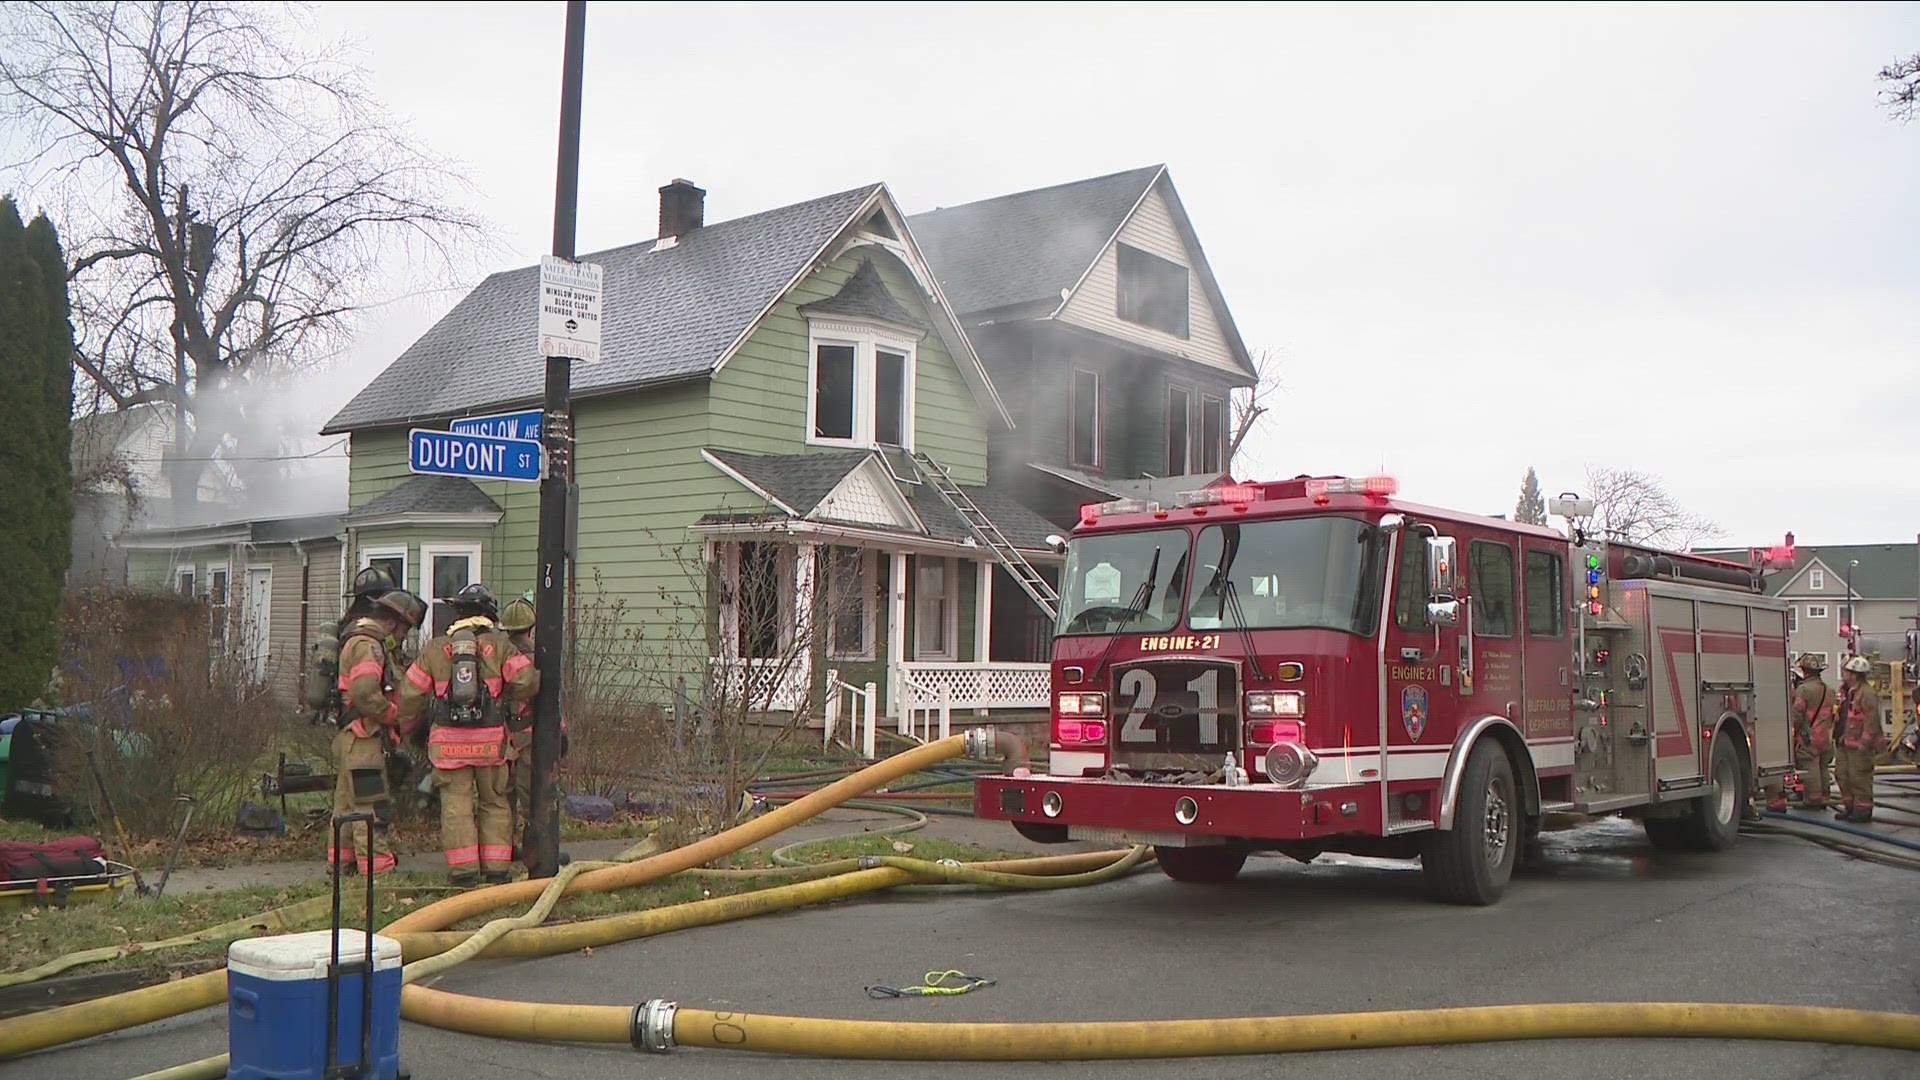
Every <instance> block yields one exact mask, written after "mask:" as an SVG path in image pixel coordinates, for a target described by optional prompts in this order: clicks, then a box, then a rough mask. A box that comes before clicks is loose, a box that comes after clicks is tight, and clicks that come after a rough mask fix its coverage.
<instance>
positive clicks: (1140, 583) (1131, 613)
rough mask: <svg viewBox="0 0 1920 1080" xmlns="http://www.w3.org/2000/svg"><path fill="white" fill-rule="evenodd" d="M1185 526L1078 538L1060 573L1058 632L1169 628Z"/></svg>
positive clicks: (1182, 566)
mask: <svg viewBox="0 0 1920 1080" xmlns="http://www.w3.org/2000/svg"><path fill="white" fill-rule="evenodd" d="M1191 541H1192V534H1191V533H1189V532H1187V531H1186V530H1185V529H1153V530H1150V531H1146V532H1127V533H1107V534H1105V535H1095V536H1087V537H1080V538H1077V539H1075V540H1074V542H1073V545H1072V546H1071V547H1070V548H1068V549H1067V567H1066V570H1065V571H1064V572H1063V573H1062V575H1061V578H1060V581H1061V596H1060V631H1059V632H1060V633H1062V634H1113V633H1119V632H1120V631H1121V629H1123V628H1124V629H1127V630H1145V631H1150V632H1151V631H1157V630H1171V629H1173V626H1174V624H1175V623H1177V622H1179V621H1180V601H1181V596H1180V591H1181V588H1182V587H1183V586H1184V585H1185V584H1186V578H1187V548H1188V545H1189V544H1190V542H1191Z"/></svg>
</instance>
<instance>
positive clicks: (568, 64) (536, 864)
mask: <svg viewBox="0 0 1920 1080" xmlns="http://www.w3.org/2000/svg"><path fill="white" fill-rule="evenodd" d="M586 34H587V3H586V0H567V37H566V49H565V53H564V59H563V61H562V65H561V71H560V154H559V161H558V164H557V166H556V168H555V171H554V183H553V254H554V255H556V256H558V257H560V258H562V259H567V260H569V261H571V260H572V259H573V243H574V237H573V233H574V218H575V210H576V208H577V204H578V202H579V195H580V84H581V74H582V69H583V66H584V60H585V56H586ZM546 367H547V379H546V399H545V401H544V402H543V404H542V408H543V410H544V412H545V414H546V415H545V416H544V417H542V419H541V438H542V439H543V440H544V441H545V443H546V450H547V473H546V475H545V476H544V477H543V478H541V480H540V539H539V545H540V546H539V554H538V556H537V563H538V565H537V569H538V571H539V573H538V590H537V593H536V598H535V615H534V650H533V651H534V664H535V666H536V667H537V668H538V669H539V671H540V696H539V698H538V700H537V701H536V702H535V704H534V721H533V786H532V790H531V791H530V792H529V793H528V794H529V799H528V801H529V802H530V803H531V804H532V805H531V806H529V807H528V808H527V829H526V850H525V851H523V852H521V859H522V861H523V862H525V863H526V867H527V874H528V875H529V876H530V877H536V878H546V877H552V876H553V875H554V874H556V873H558V872H559V869H560V805H559V803H558V801H557V800H556V799H555V794H556V789H557V786H558V785H557V784H556V781H557V780H558V779H559V771H560V708H561V694H560V691H561V684H562V682H563V681H564V679H565V677H566V676H565V673H566V663H565V656H566V645H567V641H566V627H567V620H566V603H567V560H568V558H569V557H570V555H571V552H569V551H568V550H567V543H568V540H567V503H568V499H569V495H570V494H571V493H570V490H569V489H570V488H571V486H572V480H573V403H572V397H573V384H572V377H573V370H572V361H571V360H569V359H568V358H566V357H564V356H549V357H546Z"/></svg>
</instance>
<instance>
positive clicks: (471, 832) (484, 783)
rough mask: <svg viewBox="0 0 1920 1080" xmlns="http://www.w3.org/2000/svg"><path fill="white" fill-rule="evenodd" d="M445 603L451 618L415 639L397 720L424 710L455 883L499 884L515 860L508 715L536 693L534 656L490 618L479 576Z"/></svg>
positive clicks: (412, 718) (409, 722)
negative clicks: (416, 653)
mask: <svg viewBox="0 0 1920 1080" xmlns="http://www.w3.org/2000/svg"><path fill="white" fill-rule="evenodd" d="M441 602H442V603H444V604H447V605H448V606H449V607H451V608H452V609H453V614H454V621H453V623H452V625H450V626H448V627H447V629H446V631H445V632H443V633H441V634H439V635H437V636H436V637H434V638H433V639H432V640H431V641H429V642H427V643H426V644H425V645H423V646H421V649H420V657H419V659H417V660H415V661H414V663H413V666H412V667H411V668H409V669H407V677H406V681H405V682H403V683H402V684H401V687H400V710H399V711H400V717H401V723H402V725H403V727H407V728H411V727H413V726H414V725H415V724H417V723H418V722H419V719H420V715H421V713H422V712H429V711H430V715H429V718H428V719H429V723H430V725H431V727H430V729H429V731H428V735H427V760H428V761H429V762H430V763H431V764H432V765H433V786H434V789H435V790H436V792H437V793H438V794H439V798H440V846H441V848H442V850H444V851H445V852H446V856H447V873H448V875H449V876H450V877H451V878H452V879H453V883H454V884H456V885H471V884H474V883H475V882H476V881H478V880H479V879H481V878H484V879H485V880H486V881H487V882H488V883H490V884H491V883H498V882H503V881H506V880H507V873H508V872H507V867H508V865H509V864H510V863H511V862H512V860H513V809H512V807H511V805H510V804H509V803H508V791H509V786H508V778H507V760H508V753H509V750H508V746H507V727H506V723H507V718H508V717H509V716H511V715H512V711H513V710H514V709H515V708H516V707H518V706H520V705H521V704H522V703H524V702H527V701H529V700H531V699H532V697H533V694H534V672H533V661H532V659H531V658H529V657H527V656H524V655H522V654H521V653H520V652H519V650H517V649H515V648H514V647H513V642H511V641H510V640H508V638H507V635H506V634H505V633H503V632H502V631H501V630H500V629H499V627H498V625H496V623H495V621H494V620H495V618H496V617H497V615H498V612H499V607H498V603H497V602H496V601H495V599H494V596H493V590H491V589H489V588H487V587H486V586H485V585H481V584H478V583H475V584H472V585H468V586H467V587H466V588H464V589H461V590H460V591H459V592H457V593H455V594H454V595H452V596H448V597H442V598H441ZM429 706H431V709H430V710H429Z"/></svg>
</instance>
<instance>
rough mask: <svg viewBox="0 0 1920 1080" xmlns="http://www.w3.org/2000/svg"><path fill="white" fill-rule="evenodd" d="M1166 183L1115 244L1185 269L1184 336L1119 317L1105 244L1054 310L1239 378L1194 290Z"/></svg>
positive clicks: (1111, 252)
mask: <svg viewBox="0 0 1920 1080" xmlns="http://www.w3.org/2000/svg"><path fill="white" fill-rule="evenodd" d="M1166 184H1167V181H1166V179H1165V178H1164V177H1163V178H1161V180H1160V181H1159V182H1158V183H1156V184H1154V186H1153V188H1152V189H1151V190H1150V191H1149V192H1148V193H1147V197H1146V198H1145V199H1143V200H1142V201H1141V203H1140V205H1139V207H1137V208H1136V209H1135V210H1134V212H1133V214H1132V216H1130V217H1129V218H1127V221H1126V223H1125V224H1124V225H1122V226H1121V227H1120V233H1119V236H1118V240H1119V242H1120V243H1122V244H1126V245H1127V246H1129V247H1134V248H1138V249H1140V250H1141V251H1145V252H1147V253H1149V254H1152V255H1158V256H1160V257H1161V258H1163V259H1167V260H1170V261H1172V262H1176V263H1179V264H1180V265H1181V266H1184V267H1186V268H1187V336H1186V337H1184V338H1181V337H1177V336H1175V335H1173V334H1168V333H1165V332H1163V331H1159V330H1154V329H1150V328H1148V327H1145V326H1140V325H1138V324H1136V323H1130V322H1127V321H1126V320H1124V319H1122V318H1120V316H1119V314H1118V302H1119V269H1118V265H1119V254H1118V252H1117V250H1116V248H1115V246H1114V245H1112V244H1108V245H1107V249H1106V250H1105V251H1103V252H1101V254H1100V258H1099V260H1098V261H1097V262H1096V263H1095V264H1094V268H1093V272H1092V273H1090V274H1088V275H1087V278H1086V280H1085V281H1084V282H1082V283H1081V284H1080V287H1079V288H1078V289H1076V290H1075V291H1074V294H1073V296H1072V297H1071V298H1070V299H1069V300H1068V301H1067V305H1066V307H1065V308H1064V309H1062V311H1061V312H1060V318H1061V320H1062V321H1064V322H1069V323H1073V324H1075V325H1077V326H1084V327H1086V328H1087V329H1089V330H1098V331H1099V332H1101V333H1103V334H1111V335H1113V336H1114V337H1116V338H1119V339H1121V340H1123V341H1128V342H1132V343H1134V344H1137V345H1144V346H1146V347H1148V348H1150V349H1155V350H1158V351H1160V352H1165V353H1172V354H1173V355H1175V356H1182V357H1185V358H1186V359H1188V360H1193V361H1197V362H1199V363H1202V364H1207V365H1210V366H1212V367H1216V368H1220V369H1222V370H1224V371H1228V372H1232V373H1234V374H1239V375H1244V374H1245V372H1244V371H1242V369H1241V368H1240V366H1239V365H1238V364H1237V363H1235V362H1234V359H1233V353H1232V351H1231V350H1230V349H1229V348H1228V347H1227V339H1226V335H1225V334H1223V333H1222V332H1221V330H1220V321H1219V319H1218V318H1216V317H1215V315H1214V311H1213V306H1212V305H1211V304H1210V303H1208V302H1207V293H1206V290H1205V289H1203V288H1201V286H1200V275H1199V274H1198V273H1197V272H1196V271H1195V270H1194V269H1193V263H1194V258H1193V254H1192V253H1191V252H1189V251H1188V250H1187V246H1186V244H1185V243H1184V242H1183V241H1182V240H1181V237H1180V232H1179V230H1178V229H1177V228H1175V227H1174V223H1173V214H1172V213H1171V212H1170V211H1169V210H1168V208H1167V199H1166V193H1165V187H1166Z"/></svg>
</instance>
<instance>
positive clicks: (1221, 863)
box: [1153, 844, 1247, 885]
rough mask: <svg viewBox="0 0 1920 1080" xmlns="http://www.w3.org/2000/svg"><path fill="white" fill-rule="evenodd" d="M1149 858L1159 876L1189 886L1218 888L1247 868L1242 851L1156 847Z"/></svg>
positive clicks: (1245, 858)
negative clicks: (1161, 873) (1158, 869)
mask: <svg viewBox="0 0 1920 1080" xmlns="http://www.w3.org/2000/svg"><path fill="white" fill-rule="evenodd" d="M1153 857H1154V859H1155V861H1157V862H1159V864H1160V870H1161V872H1163V873H1165V874H1166V875H1167V876H1168V877H1170V878H1172V879H1173V880H1175V881H1184V882H1187V883H1189V884H1193V885H1219V884H1222V883H1224V882H1228V881H1232V880H1233V879H1234V878H1236V877H1238V876H1240V868H1241V867H1243V866H1245V865H1246V864H1247V853H1246V850H1245V849H1243V848H1230V847H1161V846H1160V845H1158V844H1156V845H1154V848H1153Z"/></svg>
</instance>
